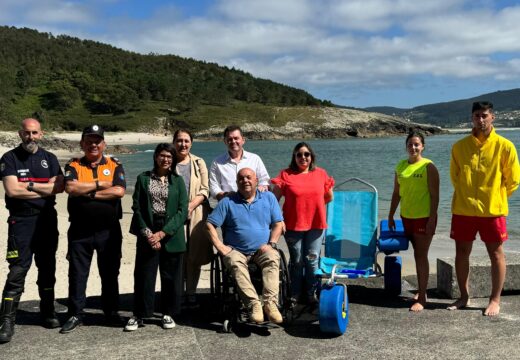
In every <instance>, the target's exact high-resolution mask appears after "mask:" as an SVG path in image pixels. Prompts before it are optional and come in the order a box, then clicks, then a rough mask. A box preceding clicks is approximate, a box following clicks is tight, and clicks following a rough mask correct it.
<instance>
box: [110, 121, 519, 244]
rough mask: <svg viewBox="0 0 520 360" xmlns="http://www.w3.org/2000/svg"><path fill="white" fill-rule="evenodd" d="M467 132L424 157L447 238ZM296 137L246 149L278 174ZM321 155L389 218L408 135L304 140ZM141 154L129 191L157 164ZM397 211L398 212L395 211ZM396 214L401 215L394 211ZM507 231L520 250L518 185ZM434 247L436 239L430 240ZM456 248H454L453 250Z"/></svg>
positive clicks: (206, 145)
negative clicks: (362, 184) (366, 188)
mask: <svg viewBox="0 0 520 360" xmlns="http://www.w3.org/2000/svg"><path fill="white" fill-rule="evenodd" d="M497 133H499V134H501V135H503V136H505V137H506V138H508V139H509V140H511V141H512V142H513V143H514V144H515V145H516V146H517V149H518V144H520V130H508V131H506V130H502V131H501V130H498V131H497ZM464 136H467V134H447V135H437V136H430V137H427V138H426V144H425V150H424V153H423V156H424V157H426V158H429V159H431V160H432V161H433V162H434V163H435V165H436V166H437V169H438V170H439V174H440V199H439V209H438V226H437V235H436V238H441V239H444V240H447V239H449V228H450V222H451V210H450V209H451V197H452V194H453V188H452V185H451V182H450V176H449V166H450V154H451V147H452V145H453V144H454V143H455V142H456V141H457V140H459V139H461V138H462V137H464ZM298 142H299V141H298V140H283V141H280V140H276V141H275V140H262V141H246V144H245V145H244V148H245V149H246V150H247V151H251V152H254V153H256V154H258V155H259V156H260V157H261V158H262V160H263V161H264V164H265V166H266V168H267V171H268V172H269V175H270V176H271V177H275V176H276V175H278V173H279V172H280V170H282V169H284V168H286V167H287V166H288V165H289V163H290V161H291V154H292V150H293V148H294V146H295V145H296V144H297V143H298ZM306 142H307V143H308V144H309V145H310V146H311V147H312V148H313V150H314V152H315V153H316V156H317V159H316V160H317V161H316V163H317V165H318V166H319V167H322V168H324V169H325V170H326V171H327V172H328V173H329V174H330V175H332V176H333V177H334V179H335V180H336V184H339V183H341V182H342V181H343V180H345V179H347V178H351V177H358V178H361V179H363V180H365V181H367V182H369V183H371V184H372V185H374V186H375V187H376V189H377V191H378V199H379V218H380V219H386V218H387V215H388V209H389V207H390V200H391V197H392V191H393V182H394V168H395V165H396V164H397V162H398V161H399V160H400V159H404V158H406V157H407V153H406V149H405V137H404V136H403V137H388V138H370V139H359V138H349V139H334V140H322V139H319V140H306ZM135 148H136V149H137V150H138V152H137V153H135V154H132V155H121V156H119V158H120V159H121V161H122V162H123V165H124V167H125V171H126V174H127V182H128V185H129V191H130V192H131V191H132V188H133V184H134V183H135V180H136V177H137V175H138V174H139V173H140V172H142V171H145V170H149V169H151V168H152V166H153V159H152V156H153V150H154V148H155V145H150V144H149V145H137V146H135ZM225 151H226V147H225V144H224V143H223V142H197V141H195V143H194V144H193V147H192V153H193V154H195V155H198V156H200V157H202V158H203V159H204V160H205V161H206V164H207V166H208V170H209V167H210V165H211V162H212V160H213V159H214V158H215V157H216V156H218V155H220V154H222V153H223V152H225ZM398 213H399V211H398V212H397V214H398ZM396 218H398V215H397V216H396ZM507 225H508V231H509V237H510V241H509V243H510V244H507V243H506V245H507V246H506V249H508V250H510V251H517V250H518V251H520V190H519V191H517V192H516V193H515V194H513V196H512V197H511V198H510V199H509V216H508V222H507ZM446 243H447V242H446V241H444V242H439V243H437V245H438V246H439V249H437V250H438V252H440V253H443V252H444V251H443V247H444V246H446ZM432 247H435V242H434V244H432ZM449 252H450V253H451V252H452V249H451V248H450V249H449Z"/></svg>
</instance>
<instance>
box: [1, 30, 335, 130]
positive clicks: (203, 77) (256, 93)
mask: <svg viewBox="0 0 520 360" xmlns="http://www.w3.org/2000/svg"><path fill="white" fill-rule="evenodd" d="M0 84H1V86H0V127H1V128H3V129H10V128H13V127H14V126H17V124H18V123H19V121H20V119H21V118H23V117H28V116H33V117H36V118H38V119H40V120H41V121H42V123H44V126H45V127H46V129H54V130H78V129H81V128H82V127H84V126H85V125H87V124H91V123H93V122H95V123H99V124H101V125H103V126H105V127H106V128H107V130H111V131H129V130H132V131H154V130H155V131H160V130H161V129H163V130H164V129H171V128H173V127H175V126H183V127H189V128H191V129H193V130H201V129H205V128H208V127H211V126H214V125H220V124H222V123H223V122H228V123H229V122H231V121H232V122H237V123H246V122H256V121H260V120H261V121H263V122H265V123H268V124H270V125H274V126H276V125H280V124H279V122H280V121H285V120H284V119H280V118H277V117H276V113H277V109H278V108H279V107H297V106H305V107H307V106H312V107H316V106H330V105H332V104H331V103H330V102H328V101H321V100H319V99H316V98H314V97H313V96H312V95H310V94H309V93H307V92H305V91H303V90H300V89H296V88H293V87H289V86H286V85H282V84H278V83H275V82H273V81H270V80H265V79H259V78H255V77H253V76H252V75H250V74H248V73H245V72H243V71H240V70H236V69H234V68H233V69H229V68H227V67H225V66H224V67H223V66H218V65H217V64H213V63H206V62H203V61H197V60H194V59H186V58H181V57H179V56H174V55H157V54H148V55H141V54H137V53H133V52H128V51H124V50H121V49H117V48H115V47H113V46H110V45H106V44H102V43H99V42H95V41H90V40H81V39H78V38H73V37H69V36H65V35H59V36H53V35H52V34H49V33H40V32H38V31H36V30H32V29H27V28H24V29H18V28H14V27H5V26H4V27H0Z"/></svg>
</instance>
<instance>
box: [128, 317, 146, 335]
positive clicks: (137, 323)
mask: <svg viewBox="0 0 520 360" xmlns="http://www.w3.org/2000/svg"><path fill="white" fill-rule="evenodd" d="M142 326H143V319H139V318H137V317H135V316H132V317H131V318H130V319H128V322H127V323H126V326H125V331H135V330H137V329H138V328H139V327H142Z"/></svg>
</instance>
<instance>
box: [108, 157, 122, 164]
mask: <svg viewBox="0 0 520 360" xmlns="http://www.w3.org/2000/svg"><path fill="white" fill-rule="evenodd" d="M110 159H112V161H113V162H115V163H116V164H117V165H121V161H119V159H118V158H116V157H115V156H111V157H110Z"/></svg>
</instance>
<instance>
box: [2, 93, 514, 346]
mask: <svg viewBox="0 0 520 360" xmlns="http://www.w3.org/2000/svg"><path fill="white" fill-rule="evenodd" d="M472 119H473V130H472V133H471V135H469V136H467V137H465V138H463V139H462V140H460V141H458V142H457V143H456V144H455V145H454V146H453V150H452V159H451V167H450V174H451V180H452V183H453V186H454V189H455V192H454V197H453V203H452V213H453V218H452V229H451V237H452V238H453V239H455V240H456V272H457V279H458V282H459V287H460V290H461V298H460V299H458V300H457V301H456V302H455V303H454V304H452V305H450V307H449V309H458V308H463V307H465V306H467V305H468V304H469V291H468V287H469V286H468V278H469V255H470V252H471V248H472V241H473V240H474V239H475V236H476V234H477V233H480V237H481V239H482V240H483V241H484V242H485V243H486V247H487V250H488V252H489V256H490V258H491V264H492V283H493V285H492V294H491V297H490V301H489V305H488V307H487V309H486V310H485V315H489V316H494V315H497V314H498V313H499V311H500V293H501V290H502V287H503V283H504V279H505V270H506V266H505V257H504V252H503V247H502V244H503V242H504V241H505V240H506V239H507V229H506V220H505V217H506V216H507V214H508V208H507V197H508V196H510V195H511V194H512V193H513V192H514V191H515V190H516V188H517V187H518V185H519V183H520V167H519V164H518V157H517V153H516V150H515V147H514V145H513V144H512V143H511V142H510V141H508V140H506V139H505V138H503V137H501V136H499V135H497V134H496V133H495V130H494V128H493V125H492V123H493V121H494V119H495V116H494V113H493V106H492V104H491V103H489V102H476V103H474V104H473V109H472ZM19 135H20V138H21V140H22V143H21V144H20V145H19V146H18V147H16V148H15V149H13V150H11V151H9V152H7V153H5V154H4V155H3V157H2V158H1V160H0V174H1V176H2V181H3V184H4V188H5V202H6V207H7V209H8V210H9V218H8V226H9V228H8V250H7V261H8V262H9V274H8V276H7V280H6V284H5V286H4V290H3V293H2V305H1V309H0V342H8V341H10V340H11V338H12V336H13V334H14V324H15V315H16V310H17V307H18V303H19V301H20V298H21V295H22V293H23V290H24V283H25V277H26V274H27V271H28V270H29V268H30V266H31V263H32V259H33V256H34V260H35V263H36V266H37V267H38V280H37V285H38V290H39V295H40V299H41V301H40V315H41V320H42V324H43V325H44V326H45V327H48V328H56V327H60V326H61V324H60V322H59V320H58V318H57V316H56V313H55V310H54V284H55V269H56V250H57V244H58V235H59V234H58V227H57V214H56V210H55V209H54V205H55V197H56V194H59V193H61V192H63V191H65V192H66V193H68V195H69V197H68V204H67V207H68V212H69V221H70V227H69V230H68V233H67V235H68V252H67V259H68V261H69V274H68V275H69V295H68V316H67V321H66V322H65V323H64V324H63V326H62V327H61V331H60V332H61V333H69V332H71V331H73V330H75V329H76V328H77V327H78V326H80V325H81V324H82V321H83V319H82V317H83V314H82V313H83V309H84V307H85V303H86V286H87V280H88V275H89V271H90V264H91V261H92V257H93V253H94V250H95V251H96V252H97V263H98V268H99V274H100V277H101V283H102V291H101V292H102V294H101V301H102V310H103V313H104V314H105V318H106V321H107V323H108V324H111V325H121V326H123V325H124V327H125V330H126V331H134V330H137V329H138V328H139V327H141V326H143V324H144V320H145V319H147V318H150V317H152V316H153V314H154V310H155V309H154V303H155V299H154V295H155V283H156V276H157V271H158V270H159V273H160V279H161V299H160V300H161V309H160V311H161V313H162V319H161V323H162V327H163V328H164V329H171V328H173V327H175V321H174V317H175V316H177V315H178V314H179V312H180V309H181V301H182V296H183V294H184V295H185V301H186V303H187V304H188V306H194V307H195V306H197V298H196V289H197V284H198V281H199V277H200V272H201V266H202V265H204V264H207V263H209V262H210V261H211V259H212V258H213V256H214V251H215V250H216V252H217V253H218V254H219V255H220V256H221V257H222V260H223V263H224V264H225V267H226V268H227V269H228V271H230V272H231V274H232V275H233V277H234V278H235V280H236V283H237V289H238V292H239V295H240V297H241V300H242V302H243V304H244V305H245V306H246V307H247V308H248V309H249V311H250V319H251V321H253V322H257V323H261V322H263V321H264V320H265V316H267V318H268V320H269V321H271V322H274V323H278V324H279V323H282V322H283V318H282V315H281V314H280V311H279V309H278V293H279V291H278V290H279V289H278V287H279V280H278V277H279V261H280V259H279V252H278V246H277V244H278V241H279V239H280V237H281V235H282V234H284V237H285V241H286V243H287V246H288V248H289V253H290V263H289V270H290V277H291V284H292V294H291V296H292V298H293V299H292V300H293V301H294V302H299V303H305V304H315V303H316V302H317V298H316V293H315V290H316V280H315V277H314V272H315V270H316V269H317V268H318V263H319V257H320V252H321V245H322V241H323V237H324V236H325V229H326V228H327V222H326V204H327V203H328V202H330V201H332V200H333V187H334V179H333V178H332V177H331V176H329V175H328V174H327V172H326V171H325V170H324V169H322V168H319V167H318V166H317V165H316V154H315V153H314V151H313V149H312V147H311V146H310V145H309V144H307V143H305V142H301V143H298V144H297V145H296V146H295V148H294V150H293V152H292V155H291V160H290V164H289V166H288V168H287V169H284V170H282V171H281V172H280V173H279V174H278V176H276V177H275V178H273V179H270V178H269V174H268V172H267V170H266V168H265V166H264V163H263V162H262V160H261V158H260V157H259V156H258V155H256V154H253V153H250V152H247V151H245V150H244V143H245V138H244V136H243V134H242V130H241V129H240V127H238V126H228V127H227V128H226V129H225V131H224V143H225V144H226V146H227V152H225V153H224V154H222V155H221V156H219V157H217V158H216V159H215V160H214V161H213V163H212V164H211V167H210V169H209V171H208V169H207V167H206V164H205V162H204V160H203V159H202V158H200V157H197V156H195V155H194V154H192V153H191V147H192V144H193V136H192V134H191V133H190V132H189V131H188V130H177V131H176V132H175V134H174V136H173V143H162V144H159V145H158V146H157V147H156V149H155V152H154V155H153V164H152V167H151V170H149V171H145V172H143V173H141V174H140V175H139V176H138V177H137V181H136V184H135V190H134V193H133V205H132V210H133V217H132V222H131V226H130V229H129V230H130V232H131V233H132V234H134V235H135V236H136V258H135V269H134V308H133V316H132V317H131V318H130V319H128V321H126V322H124V321H123V319H122V318H121V317H120V315H119V313H118V310H119V303H118V299H119V290H118V276H119V268H120V261H121V254H122V252H121V246H122V229H121V226H120V219H121V218H122V206H121V198H122V197H123V196H124V193H125V188H126V178H125V172H124V169H123V166H122V164H121V163H120V162H119V160H118V159H116V158H114V157H111V156H106V155H104V150H105V147H106V144H105V141H104V131H103V129H102V128H101V127H100V126H97V125H92V126H89V127H87V128H85V129H84V130H83V132H82V135H81V141H80V146H81V149H82V151H83V153H84V155H83V157H81V158H77V159H72V160H70V161H69V162H68V163H67V165H66V166H65V169H64V170H65V172H64V173H63V172H62V170H61V168H60V165H59V163H58V160H57V158H56V156H55V155H53V154H52V153H50V152H48V151H46V150H44V149H42V148H41V147H40V146H39V141H40V140H41V138H42V136H43V132H42V130H41V127H40V123H39V122H38V121H37V120H35V119H26V120H24V121H23V122H22V128H21V130H20V131H19ZM424 148H425V141H424V137H423V135H422V134H420V133H415V132H413V133H410V134H409V136H408V137H407V138H406V149H407V152H408V158H407V159H404V160H402V161H400V162H399V163H398V164H397V166H396V172H395V182H394V191H393V195H392V201H391V206H390V211H389V215H388V220H389V226H390V228H393V227H394V226H395V222H394V215H395V213H396V211H397V207H398V206H399V203H400V215H401V218H402V220H403V224H404V228H405V232H406V234H407V235H408V236H409V238H410V239H411V242H412V244H413V247H414V254H415V260H416V269H417V277H418V293H417V295H416V297H415V298H414V303H413V305H412V306H411V308H410V310H412V311H421V310H422V309H424V307H425V306H426V301H427V299H426V289H427V282H428V275H429V274H428V272H429V264H428V249H429V247H430V244H431V241H432V238H433V235H434V233H435V228H436V224H437V207H438V203H439V173H438V171H437V169H436V167H435V165H434V164H433V162H432V161H430V160H428V159H426V158H423V157H422V152H423V150H424ZM210 196H212V197H214V198H216V199H217V200H218V203H217V206H216V207H215V209H213V210H212V209H211V207H210V205H209V201H208V200H209V198H210ZM282 197H283V198H284V204H283V209H280V206H279V204H278V202H279V200H280V199H281V198H282ZM218 227H220V228H221V229H222V234H223V236H222V238H221V237H220V236H219V235H218V232H217V228H218ZM249 262H254V263H256V264H257V265H258V266H259V267H260V268H261V271H262V281H263V293H262V296H261V299H262V300H260V296H259V295H258V294H257V292H256V290H255V288H254V286H253V284H252V283H251V279H250V276H249V272H248V263H249Z"/></svg>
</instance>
